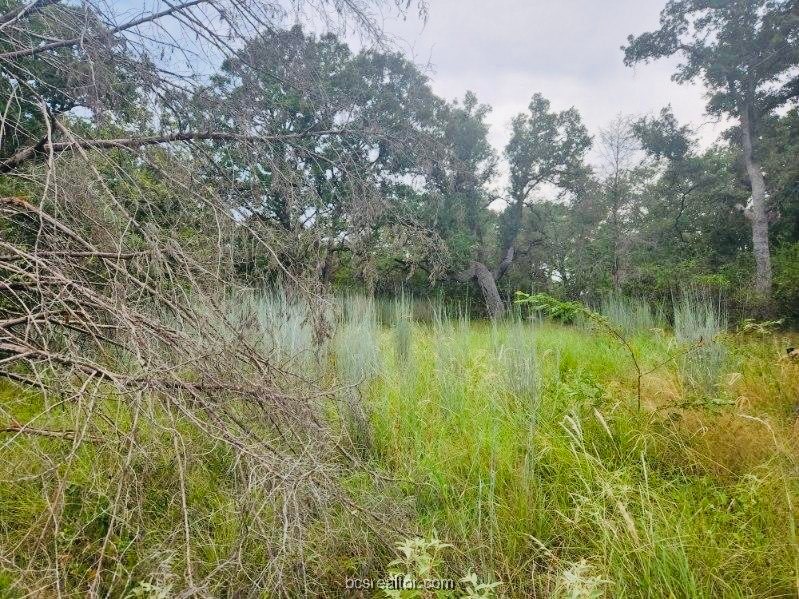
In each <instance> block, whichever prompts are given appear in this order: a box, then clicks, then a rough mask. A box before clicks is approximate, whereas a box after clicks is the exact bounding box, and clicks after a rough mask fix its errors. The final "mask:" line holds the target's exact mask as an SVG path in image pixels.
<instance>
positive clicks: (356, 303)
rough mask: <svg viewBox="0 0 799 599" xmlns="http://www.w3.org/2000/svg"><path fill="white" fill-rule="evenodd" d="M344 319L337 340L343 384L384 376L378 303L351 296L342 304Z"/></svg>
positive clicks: (340, 322) (338, 362)
mask: <svg viewBox="0 0 799 599" xmlns="http://www.w3.org/2000/svg"><path fill="white" fill-rule="evenodd" d="M338 307H339V309H340V318H339V320H338V322H337V324H336V331H335V334H334V337H333V345H334V351H335V364H336V372H337V373H338V375H339V378H340V380H341V382H343V383H346V384H350V385H354V384H358V383H363V382H365V381H368V380H370V379H372V378H374V377H376V376H377V375H378V374H379V373H380V369H381V367H382V362H383V361H382V354H381V351H380V335H379V327H378V323H377V312H376V309H375V303H374V300H372V299H370V298H366V297H363V296H359V295H349V296H345V297H343V298H340V299H339V301H338Z"/></svg>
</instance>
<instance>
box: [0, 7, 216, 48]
mask: <svg viewBox="0 0 799 599" xmlns="http://www.w3.org/2000/svg"><path fill="white" fill-rule="evenodd" d="M55 1H57V0H42V2H55ZM209 1H210V0H191V1H190V2H184V3H183V4H176V5H175V6H172V7H170V8H167V9H165V10H162V11H161V12H157V13H153V14H150V15H145V16H143V17H140V18H138V19H134V20H132V21H128V22H127V23H124V24H123V25H119V26H117V27H112V28H111V29H109V30H108V31H104V32H103V35H113V34H115V33H120V32H122V31H126V30H128V29H132V28H133V27H137V26H138V25H143V24H145V23H150V22H152V21H156V20H158V19H160V18H162V17H167V16H169V15H171V14H174V13H176V12H180V11H183V10H185V9H187V8H191V7H192V6H196V5H198V4H203V3H205V2H209ZM85 43H86V38H85V37H83V36H81V37H73V38H70V39H67V40H60V41H57V42H51V43H49V44H42V45H41V46H36V47H35V48H25V49H24V50H12V51H11V52H3V53H2V54H0V60H18V59H20V58H25V57H26V56H35V55H36V54H41V53H42V52H48V51H50V50H58V49H59V48H68V47H70V46H78V45H80V44H85Z"/></svg>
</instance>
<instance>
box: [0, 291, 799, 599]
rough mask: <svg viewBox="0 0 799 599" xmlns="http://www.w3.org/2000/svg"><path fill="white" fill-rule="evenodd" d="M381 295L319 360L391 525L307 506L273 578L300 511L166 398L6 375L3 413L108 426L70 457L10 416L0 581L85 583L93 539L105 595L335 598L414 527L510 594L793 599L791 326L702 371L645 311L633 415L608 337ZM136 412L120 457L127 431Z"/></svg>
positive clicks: (287, 341)
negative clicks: (60, 387)
mask: <svg viewBox="0 0 799 599" xmlns="http://www.w3.org/2000/svg"><path fill="white" fill-rule="evenodd" d="M255 308H257V305H256V306H255ZM255 308H254V309H253V310H252V311H253V312H254V313H256V314H258V317H259V318H260V319H261V320H265V321H266V320H269V319H270V318H272V319H279V318H280V315H279V314H280V313H283V312H285V313H289V314H290V315H292V316H291V317H290V318H289V324H288V325H286V326H284V327H283V328H279V329H278V333H279V334H277V335H275V336H274V337H270V338H269V339H268V340H267V341H266V342H265V343H268V344H269V347H268V348H267V351H269V352H271V353H272V354H273V355H277V356H280V357H281V359H282V360H284V359H285V358H290V360H296V359H297V358H296V356H297V355H298V354H301V353H302V352H305V353H308V352H309V351H311V350H310V349H308V347H309V344H310V341H309V339H310V334H309V333H307V332H306V331H305V328H304V327H305V326H306V325H305V324H304V320H303V319H302V317H301V316H300V315H299V312H297V313H296V314H295V312H296V311H295V310H294V309H293V308H290V307H288V306H287V305H284V304H274V305H271V306H270V310H271V311H270V310H266V309H262V310H261V309H255ZM392 310H393V315H392V317H391V318H390V319H389V318H387V319H386V323H385V325H383V326H381V325H379V324H378V319H377V318H376V317H375V312H376V308H375V306H374V304H373V303H372V302H367V301H365V300H361V299H359V300H351V299H350V300H344V301H343V305H341V306H339V308H338V310H337V311H338V313H339V314H340V317H339V324H338V327H337V330H336V334H335V335H334V337H333V338H332V339H330V340H329V342H328V343H327V346H328V347H329V350H330V351H328V352H326V353H324V354H322V355H323V356H324V360H325V361H326V362H325V363H323V364H322V365H321V368H322V369H323V370H324V372H323V373H322V374H321V375H320V376H321V377H322V380H325V381H327V383H328V384H330V385H331V386H332V387H333V388H334V389H337V391H336V393H335V394H333V395H332V397H333V398H334V400H335V401H333V404H331V405H334V407H333V409H331V411H330V418H331V419H334V420H335V421H336V423H337V425H340V426H339V427H338V428H339V430H340V434H341V439H340V442H341V443H342V445H343V446H344V447H345V448H348V449H354V450H355V451H353V454H355V455H358V456H360V459H361V460H362V463H361V466H360V467H356V468H348V469H345V470H342V476H343V479H342V481H341V483H342V485H343V487H344V488H346V489H347V491H348V493H349V494H350V498H351V499H352V501H353V502H356V503H357V504H358V505H360V506H362V507H364V508H368V509H369V510H371V511H374V512H376V513H380V514H384V515H385V518H386V521H387V522H389V523H391V525H392V528H391V529H389V528H385V529H381V528H380V526H377V527H375V525H374V523H373V524H372V525H371V526H366V525H365V524H364V521H363V519H362V518H360V516H359V514H358V512H357V511H356V510H353V509H351V506H346V505H342V504H335V503H331V504H328V505H325V506H324V508H323V510H322V511H319V510H320V508H317V509H316V511H314V512H309V513H307V514H304V515H303V523H302V527H299V528H298V529H297V533H296V534H297V538H296V547H292V548H289V550H288V551H287V552H286V551H283V552H282V553H280V555H281V556H282V557H281V559H282V560H283V564H284V566H285V567H284V568H283V569H282V570H280V571H277V570H276V569H274V564H273V560H274V558H275V555H277V554H278V553H279V552H278V549H281V547H279V546H280V543H281V541H280V539H281V535H280V533H281V532H282V531H281V530H280V529H281V525H280V522H281V521H282V520H281V518H280V515H281V513H282V511H283V510H284V509H286V508H287V507H291V506H287V505H286V504H285V503H284V500H283V499H281V496H280V495H277V494H274V493H271V492H270V489H269V487H268V486H265V485H264V483H261V482H259V481H257V480H254V479H253V478H252V476H253V472H254V470H252V469H251V468H249V467H248V465H247V463H246V460H245V461H242V460H241V459H240V458H236V457H235V456H234V454H233V452H231V451H230V450H229V448H226V446H224V445H223V444H220V443H218V442H215V441H214V440H213V439H209V438H207V436H205V435H203V434H202V433H200V432H198V431H197V430H196V429H195V428H193V427H192V426H191V424H190V423H189V422H184V421H182V420H181V419H180V416H179V415H175V414H173V413H170V412H169V411H168V410H167V409H166V407H165V406H164V405H162V404H161V403H160V402H158V401H157V400H156V398H150V399H146V400H144V402H143V403H139V404H134V403H131V402H130V401H129V398H124V399H123V398H119V399H116V398H112V397H98V398H96V403H95V404H94V407H93V408H90V404H89V403H87V402H89V401H90V398H85V399H84V400H82V403H80V404H75V402H70V403H65V404H58V403H57V402H56V401H55V399H54V398H52V397H50V398H48V401H45V399H44V398H43V397H42V396H41V395H39V394H37V393H28V392H22V391H21V390H20V389H19V388H17V387H16V386H14V385H12V384H10V383H3V382H0V419H1V420H0V428H2V427H3V426H6V425H7V424H8V423H9V422H10V421H11V420H12V419H13V420H15V421H17V422H22V423H31V422H33V423H34V424H32V425H31V426H36V427H38V428H40V429H53V430H55V429H61V430H63V429H71V428H75V427H76V425H78V424H80V423H81V422H85V420H82V418H83V417H84V416H85V414H86V413H87V410H90V409H93V410H94V411H95V412H97V413H99V411H100V410H102V412H103V414H104V415H105V416H106V417H107V419H108V421H109V422H113V423H114V426H113V427H112V426H110V425H106V424H104V422H106V421H105V420H103V419H99V418H92V419H90V420H88V422H90V428H89V429H88V433H90V434H91V435H94V436H100V437H103V438H104V439H105V441H103V442H102V443H83V444H81V445H80V446H78V447H77V448H74V450H73V446H72V444H71V443H70V442H69V441H68V440H64V439H54V438H47V437H42V436H35V435H16V436H15V435H12V434H10V433H0V597H6V596H8V597H17V596H23V595H25V594H26V593H30V592H33V591H34V590H36V589H44V590H43V591H40V592H44V593H45V594H47V595H50V594H53V593H56V592H57V591H58V590H60V591H61V593H62V594H64V595H73V596H82V595H83V594H85V592H86V590H87V589H88V588H90V586H91V585H92V581H93V576H95V571H96V565H97V563H96V560H97V555H98V553H99V551H100V548H101V547H102V546H103V545H104V544H105V546H106V558H105V559H106V560H107V563H106V570H105V574H104V576H103V578H102V581H101V583H100V584H99V585H98V590H99V591H100V592H101V593H107V594H109V595H110V596H131V594H132V593H139V595H143V596H157V592H158V591H159V590H160V591H162V592H166V593H167V595H170V594H172V593H177V592H178V591H180V590H183V589H185V588H187V586H188V583H187V561H188V559H190V560H191V562H192V566H193V576H194V579H195V580H198V579H201V580H203V581H204V585H205V587H204V588H206V590H207V591H208V593H210V594H211V595H214V596H228V595H232V594H235V593H247V592H252V591H253V590H254V589H270V588H271V589H275V588H276V587H280V588H281V589H283V590H284V591H285V592H287V593H288V594H289V595H291V596H299V595H301V594H314V595H327V596H333V597H335V596H341V595H342V594H343V591H342V585H343V581H344V578H345V577H346V576H358V577H372V578H379V577H381V576H384V575H385V574H386V573H387V572H388V571H389V570H390V565H389V562H390V561H391V560H392V558H394V557H396V556H395V555H394V554H392V551H391V546H392V544H394V543H396V542H399V541H402V540H403V538H406V537H408V538H409V537H414V536H421V537H424V538H426V539H435V538H437V539H440V540H441V541H443V542H446V543H450V544H452V546H453V547H452V548H450V549H445V550H442V551H441V554H440V556H439V557H440V559H441V560H442V564H441V566H440V567H439V568H438V569H437V572H438V573H439V574H441V575H444V576H451V577H453V578H459V577H460V576H463V575H464V574H466V573H468V572H475V573H476V574H477V575H478V578H479V580H480V581H484V582H501V583H502V584H501V586H499V587H497V592H498V594H500V595H501V594H504V595H505V596H508V597H518V596H531V597H549V596H563V597H591V596H606V597H669V596H672V597H795V596H796V595H797V591H799V586H798V585H799V544H797V538H796V531H795V520H796V512H795V510H796V506H797V505H799V484H798V483H797V472H798V470H797V458H796V456H797V454H798V451H797V450H798V449H799V439H798V435H799V433H798V431H799V428H797V425H796V423H795V420H796V415H795V411H794V410H795V408H796V403H797V400H799V365H798V364H796V363H793V362H790V361H786V360H785V359H782V354H783V353H784V347H785V346H786V345H795V344H796V342H795V340H794V341H793V342H791V340H790V339H789V338H787V337H783V336H781V335H779V334H777V335H761V336H740V335H731V334H726V335H722V336H721V337H719V336H716V337H714V338H713V343H718V344H721V345H722V349H721V350H719V351H723V352H724V354H723V355H724V361H723V368H722V367H719V368H717V369H716V370H714V371H713V372H714V374H713V379H712V384H710V385H707V386H703V387H702V388H697V386H696V385H693V384H690V383H689V382H686V375H685V370H684V363H683V361H682V360H683V358H684V357H685V358H690V355H691V354H688V355H686V356H683V355H682V354H679V353H676V352H680V351H681V350H682V349H684V347H685V346H686V344H687V345H689V346H690V343H691V341H690V340H684V339H678V338H676V337H675V336H674V335H672V334H671V333H668V332H663V331H662V330H660V328H654V329H653V330H650V329H646V328H643V327H638V326H636V327H632V328H631V332H630V334H631V335H632V337H631V343H632V345H633V347H634V349H635V351H636V353H637V354H638V355H639V357H640V360H641V362H642V368H643V370H644V371H648V370H650V369H654V370H653V371H652V372H651V373H650V374H648V375H647V376H646V377H645V378H644V380H643V408H642V409H641V410H640V411H639V410H638V409H637V408H636V404H637V402H636V391H635V387H636V385H635V374H634V370H633V366H632V364H631V363H630V358H629V355H628V354H627V353H626V351H625V350H624V348H622V347H621V346H620V345H619V343H618V342H617V341H615V340H614V339H613V338H611V337H610V336H607V335H603V334H602V333H601V332H597V331H591V330H590V329H588V328H583V327H577V326H570V327H566V326H559V325H554V324H548V323H541V322H535V323H534V322H533V321H528V320H524V319H521V318H519V317H518V316H516V317H513V318H509V319H508V320H507V321H504V322H501V323H498V324H495V325H492V324H490V323H486V322H470V321H469V319H468V317H467V316H466V315H465V314H461V315H460V316H459V317H455V318H450V317H448V316H447V315H446V314H445V313H444V311H443V310H439V311H437V312H434V313H433V314H432V317H431V318H430V319H429V320H430V322H427V323H424V324H421V323H419V322H416V321H414V320H413V318H412V317H411V310H410V308H409V305H408V304H406V303H404V302H403V301H398V302H397V303H396V305H394V306H393V307H392ZM270 314H271V316H270ZM622 317H623V314H622V315H621V316H620V317H619V318H622ZM711 320H712V319H711ZM703 322H704V323H705V324H707V323H708V320H707V319H704V320H703ZM711 325H713V322H711V323H710V325H708V326H709V327H710V328H712V326H711ZM259 326H261V325H259ZM262 326H263V327H264V329H265V330H268V329H269V322H264V323H262ZM671 355H677V357H676V358H675V359H673V360H670V361H669V360H668V358H669V356H671ZM711 357H712V356H711ZM699 358H700V359H705V356H699ZM301 361H302V360H301ZM313 363H314V364H316V361H314V362H313ZM660 364H663V365H662V366H660V367H658V368H655V367H657V366H658V365H660ZM314 367H315V368H316V366H314ZM137 409H138V420H137V422H138V425H137V426H138V428H137V434H136V445H135V448H134V449H135V450H134V451H131V452H130V453H129V452H128V451H127V450H126V446H120V445H119V444H118V439H119V435H118V434H117V433H118V431H122V432H128V431H130V430H131V429H132V427H133V424H132V423H133V421H134V419H136V412H137ZM173 417H177V430H178V432H179V433H180V436H179V441H180V444H181V447H182V448H181V451H180V459H181V460H182V461H183V462H184V464H185V473H186V479H185V481H184V482H185V488H186V504H187V516H188V519H189V527H190V530H189V537H190V539H189V541H188V544H187V543H186V540H185V530H184V524H183V522H184V514H183V510H182V507H181V500H180V493H179V489H180V486H181V481H180V477H179V476H178V469H177V468H176V466H175V464H176V457H177V455H178V454H177V453H176V449H175V445H174V432H173V430H174V427H173V425H172V423H173V420H172V418H173ZM115 430H116V431H117V432H115ZM128 456H130V458H129V457H128ZM373 472H378V473H379V475H380V476H379V477H378V478H375V477H374V476H373V475H372V474H371V473H373ZM378 481H379V482H378ZM298 501H299V502H300V503H301V502H302V497H301V496H300V497H299V499H298ZM53 514H57V515H58V517H57V518H53ZM54 522H57V523H58V525H57V527H56V526H54V524H53V523H54ZM112 522H114V523H115V524H114V525H113V526H112V525H111V523H112ZM394 528H396V529H398V530H399V531H400V532H397V531H395V530H393V529H394ZM109 531H110V532H109ZM417 545H418V544H417ZM421 545H424V543H422V544H421ZM187 556H188V557H187Z"/></svg>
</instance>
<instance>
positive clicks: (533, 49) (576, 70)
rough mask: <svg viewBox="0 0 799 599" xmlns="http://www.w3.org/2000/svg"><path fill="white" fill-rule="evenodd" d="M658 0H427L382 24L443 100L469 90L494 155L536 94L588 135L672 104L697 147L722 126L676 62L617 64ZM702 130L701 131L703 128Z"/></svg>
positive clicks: (648, 23)
mask: <svg viewBox="0 0 799 599" xmlns="http://www.w3.org/2000/svg"><path fill="white" fill-rule="evenodd" d="M664 4H665V0H429V1H428V8H429V16H428V20H427V24H426V25H425V24H424V23H423V22H422V21H421V20H420V19H418V18H417V17H416V15H415V14H411V15H409V16H408V18H407V19H406V20H405V21H402V20H400V19H397V18H392V17H388V16H387V17H386V19H385V22H384V26H385V28H386V31H387V32H388V33H390V34H391V35H393V36H395V37H396V38H397V39H396V41H397V44H398V46H399V47H400V48H401V49H402V50H404V51H405V52H406V53H407V54H408V55H409V57H410V58H412V59H413V60H414V61H415V62H416V63H417V64H422V65H424V64H427V63H428V62H429V63H430V65H431V69H432V70H431V71H430V77H431V82H432V86H433V89H434V91H435V92H436V93H437V94H438V95H440V96H442V97H444V98H446V99H448V100H451V99H453V98H456V97H462V96H463V93H464V92H465V91H466V90H472V91H474V92H475V93H476V94H477V96H478V98H479V99H480V101H481V102H485V103H488V104H490V105H491V106H492V107H493V112H492V114H491V116H490V123H491V141H492V142H493V143H494V145H495V147H496V148H497V149H498V150H501V149H502V148H503V147H504V145H505V143H506V142H507V139H508V136H509V128H510V126H509V124H510V120H511V118H512V117H513V116H514V115H515V114H517V113H518V112H520V111H522V110H524V109H525V108H526V106H527V104H528V102H529V100H530V97H531V96H532V94H533V93H534V92H536V91H540V92H541V93H543V94H544V96H545V97H547V98H549V99H550V100H551V101H552V104H553V108H555V109H557V110H561V109H564V108H568V107H570V106H575V107H576V108H577V109H578V110H579V111H580V113H581V114H582V116H583V119H584V120H585V122H586V124H587V126H588V128H589V130H590V131H591V133H594V134H595V133H596V132H597V130H598V129H599V128H600V127H603V126H605V125H606V124H608V123H609V122H610V121H611V120H612V119H613V118H614V117H615V116H616V115H618V114H619V113H623V114H634V115H643V114H650V113H655V112H657V111H658V110H659V109H660V108H662V107H663V106H665V105H666V104H668V103H671V104H672V106H673V108H674V112H675V114H676V116H677V118H678V119H679V120H680V121H681V122H690V123H692V124H693V125H694V126H695V127H697V126H700V125H701V127H700V129H699V134H700V138H701V141H702V142H703V145H705V144H707V143H709V142H711V141H713V140H714V139H715V138H716V136H717V135H718V133H719V132H720V131H721V130H722V129H723V127H721V126H717V125H715V124H713V123H709V122H708V121H709V119H708V118H707V117H705V116H704V114H703V112H704V99H703V89H702V87H701V85H677V84H676V83H674V82H672V81H671V73H672V72H673V67H674V64H675V61H668V60H663V61H659V62H656V63H653V64H649V65H640V66H638V67H636V68H635V69H632V68H628V67H625V66H624V64H623V62H622V57H623V54H622V51H621V50H620V46H621V45H622V44H624V43H625V42H626V39H627V35H629V34H631V33H634V34H639V33H642V32H643V31H648V30H651V29H654V28H656V27H657V24H658V15H659V13H660V10H661V8H662V7H663V5H664ZM703 123H706V124H703Z"/></svg>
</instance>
